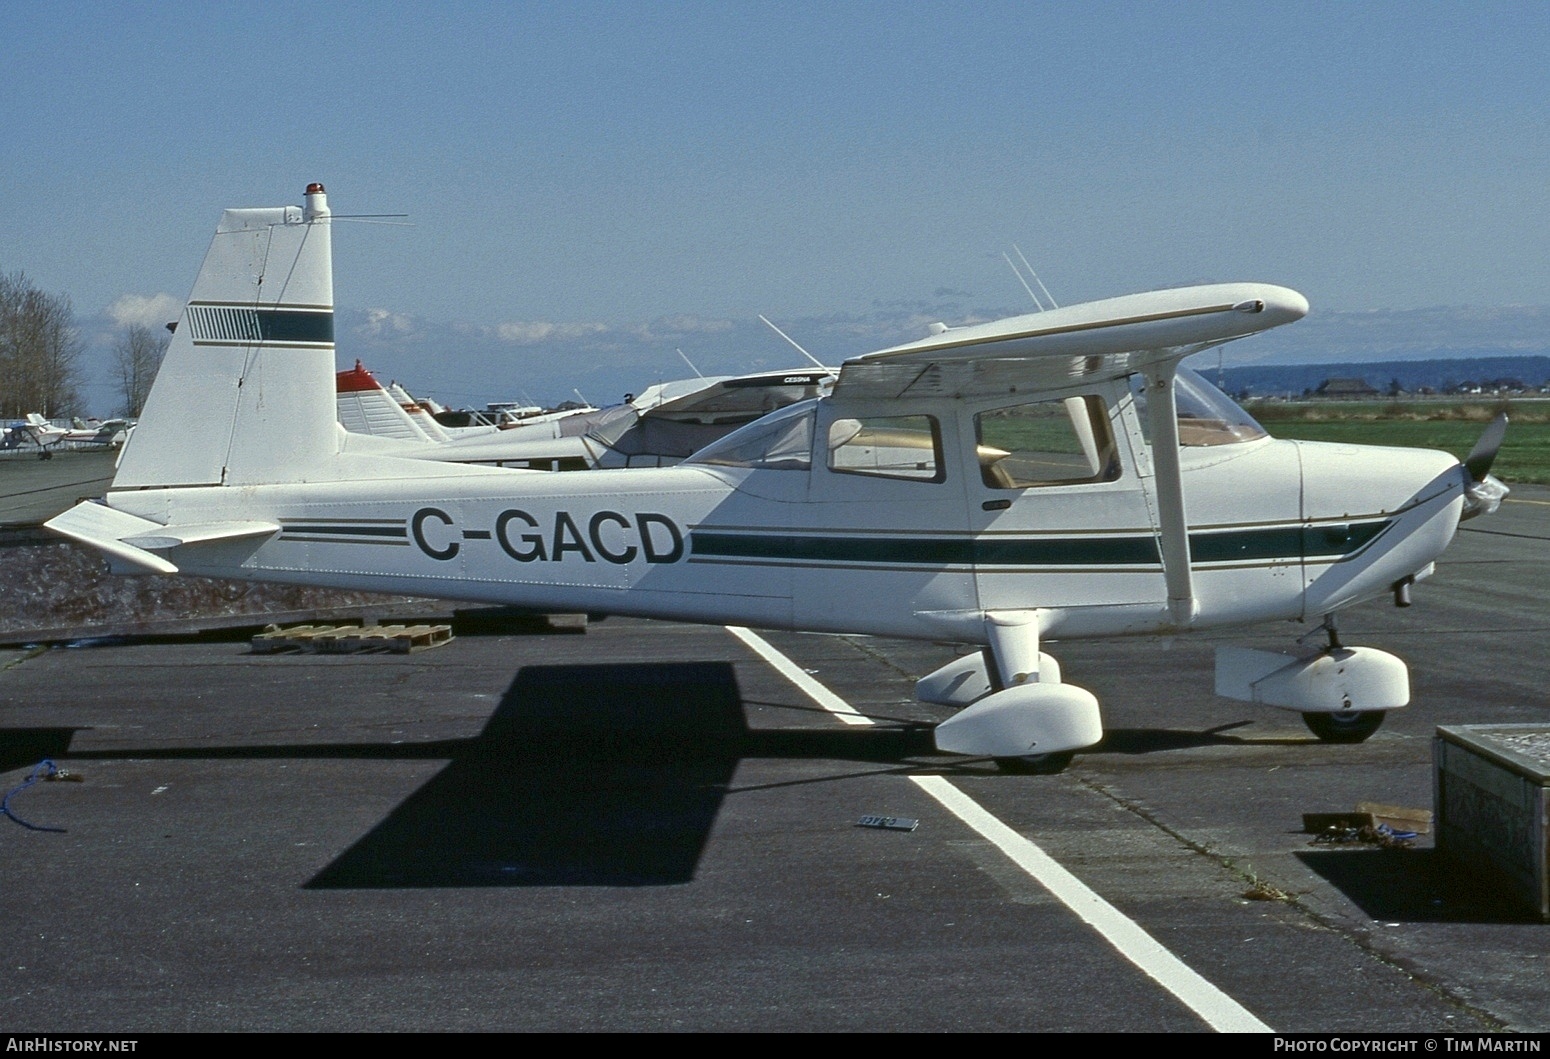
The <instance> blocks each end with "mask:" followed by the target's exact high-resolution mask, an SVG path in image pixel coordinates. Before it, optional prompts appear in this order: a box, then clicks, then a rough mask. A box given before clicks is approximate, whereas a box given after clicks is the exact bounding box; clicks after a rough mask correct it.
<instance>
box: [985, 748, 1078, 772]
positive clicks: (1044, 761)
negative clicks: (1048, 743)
mask: <svg viewBox="0 0 1550 1059" xmlns="http://www.w3.org/2000/svg"><path fill="white" fill-rule="evenodd" d="M1075 757H1076V751H1074V750H1064V751H1061V752H1060V753H1058V754H1027V755H1024V756H1023V757H998V758H996V759H995V760H996V768H998V769H1000V770H1001V771H1002V772H1010V773H1014V774H1016V775H1020V776H1053V775H1055V774H1056V773H1057V772H1064V771H1065V770H1066V766H1067V765H1070V764H1071V760H1072V759H1073V758H1075Z"/></svg>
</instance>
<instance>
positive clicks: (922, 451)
mask: <svg viewBox="0 0 1550 1059" xmlns="http://www.w3.org/2000/svg"><path fill="white" fill-rule="evenodd" d="M828 448H829V470H831V471H833V472H834V473H835V474H864V475H870V476H872V477H875V478H904V479H908V480H911V481H917V482H940V481H943V480H944V479H945V477H946V475H945V474H944V473H943V472H944V465H943V463H942V428H941V426H939V425H938V423H937V420H936V417H935V416H925V415H912V416H870V417H868V418H866V419H836V420H835V421H834V422H832V423H830V424H829V445H828Z"/></svg>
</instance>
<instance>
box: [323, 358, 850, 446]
mask: <svg viewBox="0 0 1550 1059" xmlns="http://www.w3.org/2000/svg"><path fill="white" fill-rule="evenodd" d="M837 374H838V373H837V372H835V371H833V370H832V369H828V368H819V369H814V368H792V369H787V370H783V371H767V372H758V373H755V374H750V375H722V376H716V377H713V378H704V377H702V378H698V379H684V380H680V381H677V382H668V383H655V384H653V385H651V386H649V387H647V388H646V389H645V390H643V391H641V393H640V394H639V396H635V395H630V396H628V397H626V398H625V400H624V402H623V403H621V404H618V405H614V406H612V407H609V408H582V409H575V410H570V411H564V412H552V413H548V414H539V415H530V416H525V417H523V418H520V419H515V420H513V421H511V422H509V423H506V424H502V425H500V426H491V427H487V428H468V429H467V430H464V431H460V432H459V434H458V436H456V437H453V436H449V435H448V433H447V432H446V431H445V428H441V427H440V424H439V423H438V422H437V421H436V419H434V418H433V417H432V416H430V414H429V413H428V412H427V411H426V410H425V408H424V406H423V405H421V404H420V403H419V402H417V401H415V400H414V398H412V397H410V396H409V395H408V394H407V393H405V392H403V390H402V388H401V387H398V385H397V384H396V383H395V384H393V385H392V387H391V388H389V387H384V386H382V384H381V383H379V382H378V381H377V380H376V378H375V377H374V376H372V374H371V373H370V372H369V371H367V370H366V369H365V368H364V367H362V365H361V363H360V362H359V361H356V364H355V367H354V368H353V369H351V370H350V371H341V372H339V373H338V376H337V380H336V387H337V389H338V402H339V422H340V423H341V424H343V426H344V428H345V429H346V430H349V431H353V432H355V433H359V434H372V435H375V436H377V437H392V438H398V439H400V440H403V441H410V442H420V443H421V444H420V445H419V446H418V447H411V448H405V449H404V450H403V451H402V453H401V455H403V456H404V457H406V458H408V459H422V460H438V461H444V462H449V463H470V464H479V465H482V466H488V467H514V468H521V469H526V470H545V471H575V470H589V469H594V468H598V467H605V468H614V467H667V466H671V465H672V464H675V463H677V462H679V461H680V460H683V459H685V458H687V457H688V456H690V455H692V454H693V453H694V452H696V451H697V450H699V449H701V448H704V447H705V446H706V445H708V444H710V443H711V442H712V441H717V440H720V439H721V438H723V437H725V436H726V435H727V434H730V433H731V432H732V431H733V430H736V429H737V428H739V427H741V426H745V425H747V424H748V423H751V422H753V421H754V420H755V419H758V418H759V417H761V416H764V415H768V414H769V413H770V412H773V411H777V410H779V409H781V408H785V407H786V406H787V405H791V404H795V403H797V402H798V401H805V400H811V399H812V398H815V397H819V396H821V395H822V394H824V393H826V392H828V390H829V388H830V387H831V386H832V385H833V382H834V378H835V376H836V375H837ZM395 391H396V392H395ZM427 442H429V443H431V444H425V443H427Z"/></svg>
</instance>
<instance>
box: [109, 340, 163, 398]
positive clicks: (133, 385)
mask: <svg viewBox="0 0 1550 1059" xmlns="http://www.w3.org/2000/svg"><path fill="white" fill-rule="evenodd" d="M171 341H172V335H171V334H160V335H159V334H157V333H156V332H155V331H152V330H151V329H150V328H149V327H146V326H145V325H144V324H131V325H130V326H129V330H128V331H126V332H125V333H124V335H123V337H121V338H120V339H119V340H118V341H117V342H116V343H114V345H113V367H114V371H115V373H116V374H117V376H118V386H119V394H120V395H121V396H122V397H123V398H124V406H123V413H124V415H126V416H130V417H131V418H133V417H136V416H139V414H140V412H141V410H142V409H143V408H144V407H145V398H146V396H147V395H148V394H149V393H150V392H151V383H152V382H153V381H154V380H155V378H156V369H157V368H159V367H161V358H162V356H163V355H164V354H165V353H166V352H167V344H168V343H169V342H171Z"/></svg>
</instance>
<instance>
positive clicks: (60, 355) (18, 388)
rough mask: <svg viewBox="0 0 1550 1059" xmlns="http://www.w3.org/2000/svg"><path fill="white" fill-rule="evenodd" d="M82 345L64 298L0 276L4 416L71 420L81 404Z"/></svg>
mask: <svg viewBox="0 0 1550 1059" xmlns="http://www.w3.org/2000/svg"><path fill="white" fill-rule="evenodd" d="M80 360H81V339H80V336H79V335H78V334H77V333H76V330H75V313H74V311H73V310H72V309H71V307H70V298H69V296H68V295H64V294H45V293H44V292H43V291H40V290H38V289H37V288H36V287H34V286H33V285H32V284H31V283H30V282H28V280H27V277H26V276H24V275H23V274H22V273H20V272H12V273H0V416H4V417H6V418H12V417H16V416H24V415H26V414H27V413H28V412H38V413H41V414H42V415H44V416H48V417H50V418H58V417H61V416H68V415H71V414H73V413H74V412H75V411H76V407H77V405H79V403H80V394H79V391H78V386H79V383H80V370H81V369H80Z"/></svg>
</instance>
